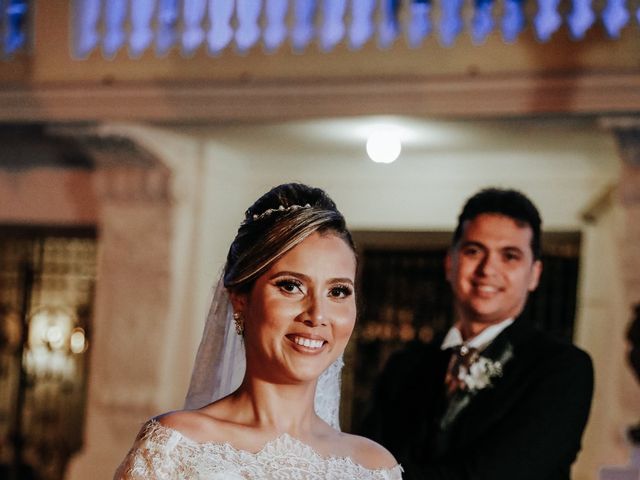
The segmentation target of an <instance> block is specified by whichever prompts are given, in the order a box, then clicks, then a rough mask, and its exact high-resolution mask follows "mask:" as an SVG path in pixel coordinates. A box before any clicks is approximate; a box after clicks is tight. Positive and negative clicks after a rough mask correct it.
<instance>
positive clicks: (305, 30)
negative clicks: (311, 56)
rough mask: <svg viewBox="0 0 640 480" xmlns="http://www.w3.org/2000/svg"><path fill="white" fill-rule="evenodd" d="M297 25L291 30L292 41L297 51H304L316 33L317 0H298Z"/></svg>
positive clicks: (296, 10)
mask: <svg viewBox="0 0 640 480" xmlns="http://www.w3.org/2000/svg"><path fill="white" fill-rule="evenodd" d="M295 5H296V8H295V25H294V26H293V30H292V32H291V43H292V44H293V49H294V50H295V51H297V52H301V51H303V50H304V49H305V48H307V45H309V43H311V40H312V39H313V37H314V35H315V27H314V16H315V12H316V0H296V3H295Z"/></svg>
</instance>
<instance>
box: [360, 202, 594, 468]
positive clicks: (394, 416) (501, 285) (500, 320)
mask: <svg viewBox="0 0 640 480" xmlns="http://www.w3.org/2000/svg"><path fill="white" fill-rule="evenodd" d="M540 224H541V221H540V216H539V214H538V211H537V209H536V207H535V206H534V205H533V204H532V203H531V201H530V200H529V199H528V198H527V197H525V196H524V195H523V194H521V193H520V192H517V191H514V190H500V189H486V190H482V191H480V192H479V193H477V194H476V195H474V196H473V197H471V198H470V199H469V200H468V201H467V203H466V204H465V206H464V208H463V210H462V213H461V214H460V216H459V219H458V226H457V228H456V231H455V233H454V236H453V242H452V245H451V247H450V249H449V252H448V254H447V256H446V260H445V267H446V274H447V280H448V282H449V283H450V284H451V288H452V290H453V294H454V299H455V300H454V306H455V313H456V322H455V324H454V326H453V327H452V328H451V329H450V330H449V332H448V333H447V335H446V336H445V337H444V338H443V339H440V340H439V341H437V342H434V344H427V345H411V346H410V347H408V348H407V349H406V350H404V351H401V352H400V353H398V354H396V355H395V356H393V357H392V358H391V359H390V361H389V362H388V364H387V365H386V367H385V369H384V371H383V373H382V375H381V377H380V378H379V381H378V386H377V389H376V392H375V394H374V396H373V398H374V400H373V404H372V405H371V410H370V412H369V414H368V416H367V417H366V419H365V422H364V427H363V431H362V432H359V433H362V434H364V435H366V436H369V437H370V438H373V439H374V440H377V441H378V442H380V443H382V444H383V445H384V446H386V447H387V448H388V449H389V450H390V451H391V452H392V453H393V454H394V455H395V456H396V458H397V459H398V461H399V462H401V463H402V465H403V467H404V469H405V476H404V478H405V479H416V480H417V479H424V480H445V479H446V480H472V479H473V480H567V479H569V475H570V467H571V464H572V463H573V461H574V460H575V458H576V454H577V453H578V451H579V450H580V439H581V437H582V432H583V430H584V427H585V424H586V421H587V417H588V415H589V408H590V404H591V396H592V390H593V369H592V365H591V360H590V359H589V356H588V355H587V354H586V353H584V352H583V351H582V350H579V349H578V348H576V347H574V346H572V345H570V344H566V343H562V342H560V341H558V340H555V339H553V338H551V337H550V336H549V335H547V334H545V333H543V332H540V331H537V330H534V329H533V328H531V327H530V326H529V325H527V324H526V323H524V321H521V320H519V319H518V316H519V315H520V313H521V312H522V310H523V308H524V306H525V303H526V300H527V296H528V294H529V292H531V291H533V290H535V288H536V287H537V285H538V279H539V277H540V273H541V271H542V264H541V261H540Z"/></svg>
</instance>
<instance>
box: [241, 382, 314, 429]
mask: <svg viewBox="0 0 640 480" xmlns="http://www.w3.org/2000/svg"><path fill="white" fill-rule="evenodd" d="M234 397H235V398H234V400H235V403H236V406H237V413H238V415H239V416H241V417H242V420H243V422H242V423H246V424H250V425H253V426H256V427H260V428H266V429H270V430H274V431H275V432H277V433H279V434H282V433H288V434H290V435H300V434H301V433H303V432H305V431H309V430H310V429H311V428H312V425H313V423H314V422H316V421H317V417H316V415H315V410H314V397H315V382H307V383H298V384H293V385H292V384H275V383H271V382H266V381H264V380H262V379H256V378H245V379H244V381H243V382H242V385H241V386H240V388H239V389H238V390H237V391H236V392H235V394H234Z"/></svg>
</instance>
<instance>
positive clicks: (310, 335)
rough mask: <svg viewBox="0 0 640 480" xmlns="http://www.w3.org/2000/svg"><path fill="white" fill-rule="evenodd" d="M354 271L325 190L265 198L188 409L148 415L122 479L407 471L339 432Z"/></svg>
mask: <svg viewBox="0 0 640 480" xmlns="http://www.w3.org/2000/svg"><path fill="white" fill-rule="evenodd" d="M355 275H356V255H355V250H354V245H353V241H352V239H351V235H350V233H349V231H348V230H347V228H346V224H345V220H344V217H343V216H342V214H341V213H340V212H339V211H338V210H337V208H336V206H335V204H334V202H333V201H332V200H331V199H330V198H329V197H328V196H327V195H326V193H325V192H324V191H322V190H321V189H318V188H312V187H309V186H306V185H302V184H284V185H280V186H278V187H275V188H273V189H272V190H271V191H269V192H267V193H266V194H264V195H263V196H262V197H261V198H259V199H258V200H257V201H256V202H255V203H254V204H253V205H252V206H251V207H250V208H249V209H248V210H247V212H246V215H245V219H244V221H243V222H242V224H241V225H240V228H239V229H238V233H237V235H236V238H235V239H234V241H233V243H232V244H231V247H230V249H229V254H228V256H227V263H226V265H225V269H224V273H223V276H222V279H221V281H220V284H219V286H218V289H217V291H216V294H215V296H214V300H213V303H212V306H211V311H210V314H209V318H208V319H207V325H206V326H205V332H204V336H203V339H202V343H201V345H200V348H199V350H198V355H197V357H196V366H195V368H194V372H193V376H192V379H191V386H190V388H189V394H188V396H187V409H186V410H182V411H177V412H171V413H167V414H165V415H162V416H160V417H157V418H156V419H153V420H150V421H149V422H147V423H146V424H145V425H144V426H143V428H142V430H141V432H140V434H139V435H138V438H137V439H136V441H135V443H134V445H133V447H132V448H131V450H130V452H129V454H128V455H127V457H126V458H125V460H124V461H123V462H122V464H121V465H120V467H119V468H118V470H117V472H116V475H115V479H125V480H129V479H131V480H133V479H178V478H180V479H184V478H197V479H207V480H214V479H215V480H222V479H238V480H240V479H247V480H248V479H292V480H293V479H336V480H338V479H360V480H374V479H381V480H382V479H389V480H393V479H400V478H401V471H402V469H401V467H400V466H399V465H398V464H397V462H396V461H395V459H394V458H393V456H392V455H391V454H390V453H389V452H388V451H387V450H385V449H384V448H383V447H382V446H380V445H378V444H377V443H375V442H373V441H371V440H368V439H365V438H363V437H358V436H355V435H349V434H346V433H342V432H340V430H339V429H338V422H337V412H338V404H339V387H340V386H339V375H340V368H341V366H342V363H341V362H342V360H341V358H342V353H343V351H344V349H345V346H346V345H347V341H348V340H349V337H350V335H351V332H352V330H353V327H354V323H355V319H356V302H355V285H354V284H355ZM323 372H324V373H323Z"/></svg>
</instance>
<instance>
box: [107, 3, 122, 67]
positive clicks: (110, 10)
mask: <svg viewBox="0 0 640 480" xmlns="http://www.w3.org/2000/svg"><path fill="white" fill-rule="evenodd" d="M104 14H105V20H104V23H105V29H106V33H105V35H104V39H103V43H102V50H103V52H104V54H105V56H106V57H107V58H112V57H114V56H115V55H116V53H118V50H120V48H121V47H122V46H123V45H124V42H125V39H126V37H125V33H124V21H125V19H126V18H127V2H126V0H109V1H108V2H106V4H105V12H104Z"/></svg>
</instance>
